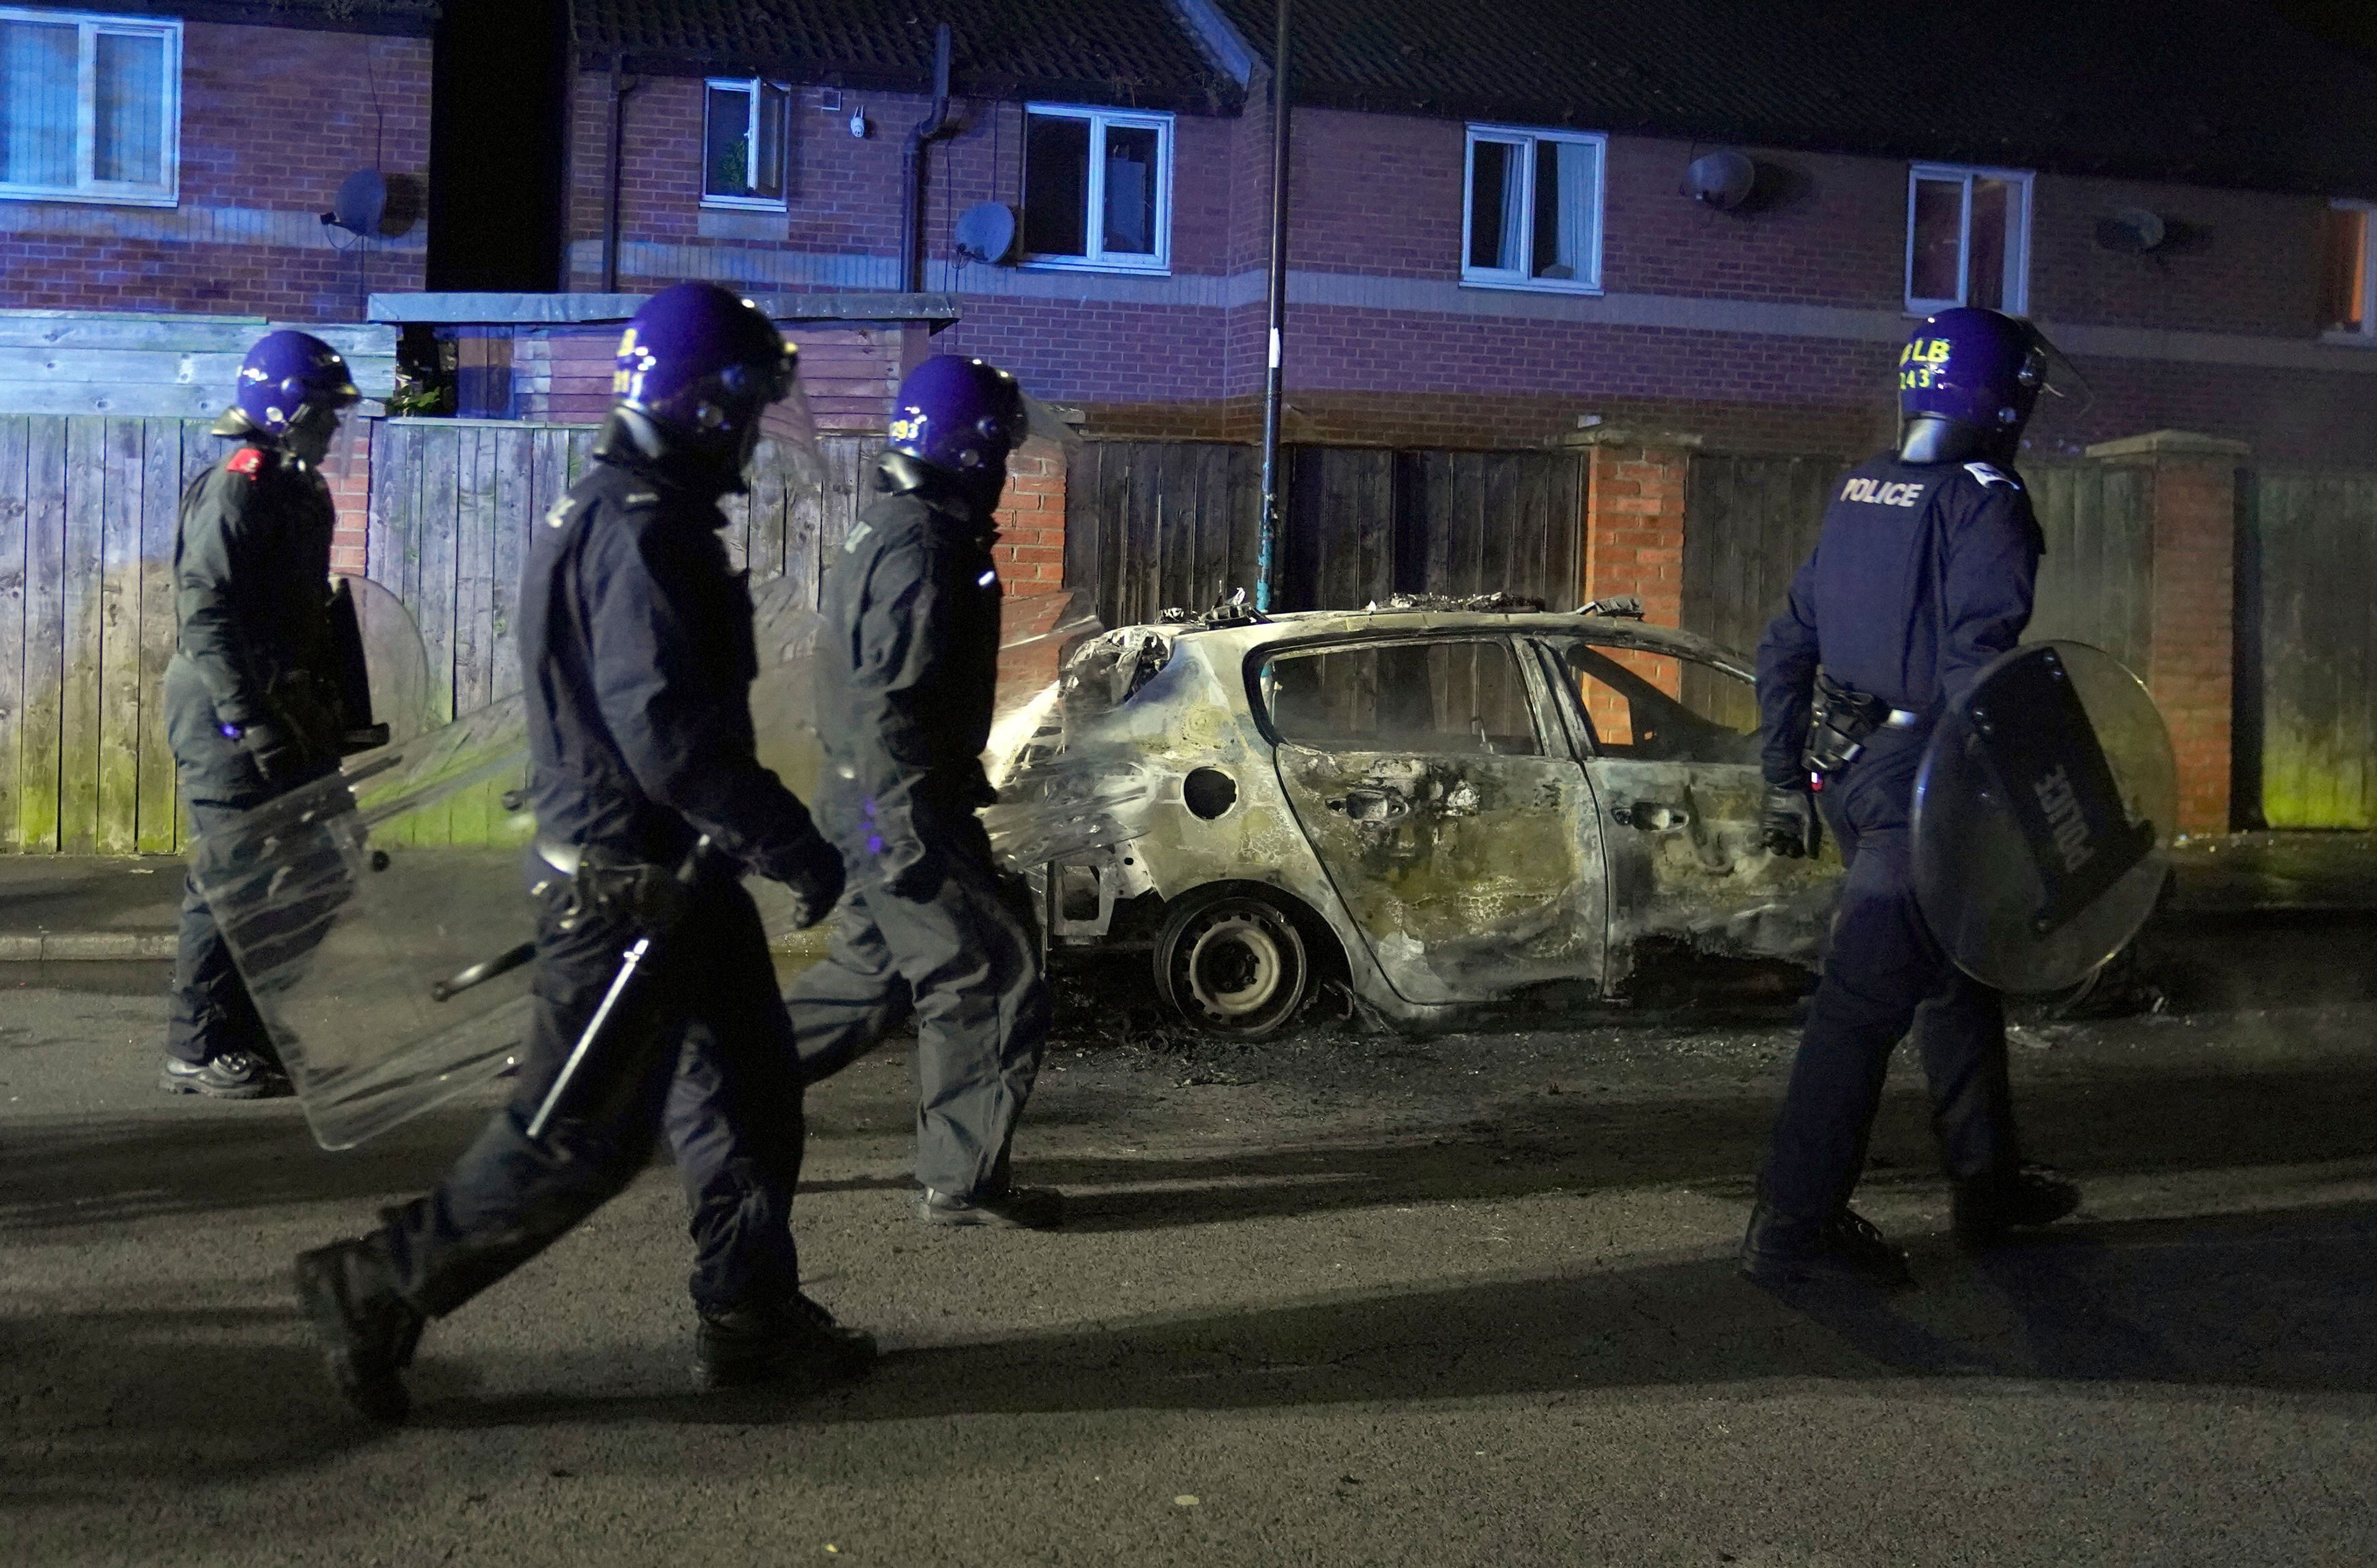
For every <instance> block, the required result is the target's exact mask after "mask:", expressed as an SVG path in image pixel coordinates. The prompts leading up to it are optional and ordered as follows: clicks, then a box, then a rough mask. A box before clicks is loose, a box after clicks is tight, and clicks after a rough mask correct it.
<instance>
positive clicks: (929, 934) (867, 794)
mask: <svg viewBox="0 0 2377 1568" xmlns="http://www.w3.org/2000/svg"><path fill="white" fill-rule="evenodd" d="M1027 425H1028V414H1027V405H1026V403H1025V401H1024V399H1023V395H1022V392H1021V389H1019V388H1018V387H1017V386H1016V384H1015V378H1014V377H1011V376H1009V375H1008V374H1007V373H1006V372H1005V371H1002V370H998V369H996V368H994V367H992V366H991V365H985V364H984V363H983V362H982V361H981V360H978V359H958V358H953V357H941V358H936V359H929V360H926V362H925V363H924V364H923V365H919V366H917V367H916V369H915V370H914V372H912V373H911V374H910V375H909V376H908V377H907V379H906V380H905V381H904V382H902V385H901V388H900V395H899V399H898V405H897V411H896V414H895V417H894V418H893V420H892V423H891V449H890V451H888V452H886V453H885V454H884V455H883V458H882V461H881V462H880V463H879V465H878V467H877V469H876V473H875V492H876V493H875V497H874V499H873V500H872V501H871V502H869V503H868V504H867V506H866V508H865V509H863V510H861V511H860V513H859V515H858V521H857V523H856V525H855V526H854V527H853V528H852V530H851V532H850V535H849V538H848V539H847V540H846V541H845V542H844V544H843V545H842V553H841V555H840V556H839V557H836V559H835V560H834V563H833V566H832V568H831V569H830V571H829V572H828V573H827V575H826V581H825V588H824V593H823V606H822V607H823V610H824V614H825V617H826V623H827V628H828V629H827V634H826V635H827V639H828V647H829V652H828V654H827V655H826V656H825V657H822V658H820V659H819V661H818V730H819V731H820V733H821V734H822V736H823V739H824V743H825V752H826V765H825V770H824V778H823V784H822V786H821V789H820V793H819V797H818V811H819V815H820V816H821V817H822V819H823V820H824V823H825V827H826V831H827V832H828V833H830V835H831V836H832V838H833V840H834V842H835V843H836V844H839V845H840V846H841V848H842V860H843V864H844V865H845V867H846V868H848V870H849V873H850V891H849V892H848V893H847V894H846V895H845V896H844V898H843V900H842V909H841V913H840V917H839V919H838V920H837V922H836V924H835V927H834V933H833V942H832V946H831V949H830V953H829V956H828V957H827V959H826V961H825V962H824V963H822V964H818V965H817V966H816V967H815V968H812V969H810V970H809V971H808V972H807V973H806V974H804V975H803V976H801V977H800V978H799V979H798V980H796V981H795V982H794V985H793V989H792V992H791V995H790V996H789V997H788V998H787V999H786V1000H787V1001H788V1002H789V1003H790V1004H791V1008H792V1014H793V1026H794V1032H795V1034H796V1035H798V1037H799V1039H800V1048H801V1061H802V1067H803V1071H805V1073H806V1076H807V1077H808V1079H809V1081H810V1082H815V1081H817V1080H818V1079H820V1078H823V1077H825V1076H827V1075H828V1074H830V1073H833V1072H837V1071H841V1070H842V1068H843V1067H846V1066H848V1065H849V1064H850V1063H851V1062H852V1061H853V1060H854V1059H856V1058H857V1057H858V1056H859V1055H861V1054H862V1053H863V1052H865V1051H866V1049H868V1048H869V1047H872V1046H873V1045H874V1044H875V1043H876V1042H877V1041H878V1040H879V1039H880V1038H881V1037H882V1036H883V1035H884V1033H885V1032H886V1031H887V1030H889V1029H890V1027H891V1026H892V1025H893V1024H894V1023H898V1022H899V1021H900V1020H901V1019H902V1017H903V1016H905V1015H906V1013H907V1012H908V1011H910V1010H911V1009H913V1010H914V1013H915V1015H916V1087H917V1107H916V1179H917V1180H918V1181H919V1182H920V1183H922V1185H923V1187H924V1189H925V1191H924V1196H923V1198H922V1199H921V1200H920V1202H919V1204H918V1212H919V1213H920V1214H921V1215H922V1216H923V1217H924V1218H925V1219H926V1221H928V1222H930V1223H933V1224H937V1225H1001V1226H1010V1227H1016V1226H1020V1227H1045V1226H1051V1225H1055V1224H1057V1222H1058V1220H1059V1219H1060V1218H1061V1210H1062V1200H1061V1198H1060V1197H1059V1195H1058V1194H1057V1193H1056V1192H1053V1191H1047V1190H1045V1189H1031V1188H1021V1187H1018V1186H1016V1185H1015V1183H1014V1181H1013V1179H1012V1176H1011V1174H1010V1172H1009V1145H1010V1144H1011V1143H1013V1141H1014V1138H1015V1124H1016V1121H1017V1119H1019V1118H1020V1117H1021V1115H1022V1113H1023V1103H1024V1101H1025V1100H1026V1099H1027V1098H1029V1097H1030V1095H1031V1093H1032V1084H1033V1078H1034V1077H1035V1075H1036V1074H1037V1073H1038V1071H1039V1067H1040V1052H1041V1047H1042V1045H1043V1044H1044V1042H1045V1038H1046V1035H1047V1031H1048V1012H1049V1007H1048V993H1047V989H1046V987H1045V986H1044V985H1043V983H1042V980H1041V975H1040V962H1039V940H1038V938H1037V936H1036V935H1035V933H1034V930H1033V925H1032V922H1031V915H1030V912H1029V910H1028V908H1027V906H1026V904H1025V901H1024V900H1023V899H1022V898H1021V896H1020V888H1019V887H1018V885H1017V884H1016V883H1015V881H1014V880H1012V879H1009V878H1004V877H1002V876H1001V875H1000V874H999V872H998V870H997V867H996V865H995V863H994V862H993V860H992V858H991V853H990V841H989V839H988V837H987V835H986V834H985V832H984V831H983V825H982V821H981V819H980V818H978V817H977V816H976V815H975V810H976V808H979V807H982V806H985V805H988V804H989V803H990V802H991V801H992V800H993V798H994V794H993V791H992V790H991V788H990V785H989V782H988V781H987V779H985V776H984V774H983V769H982V760H981V758H982V748H983V746H984V744H985V742H986V741H987V740H988V738H989V736H990V721H991V700H992V694H993V691H994V688H995V687H996V684H997V674H998V599H999V585H998V572H997V568H996V567H994V566H993V565H992V563H991V556H990V546H991V541H992V540H993V539H994V538H995V537H996V536H997V526H996V524H995V522H994V521H993V520H992V516H991V513H992V510H993V509H994V508H996V507H997V504H998V497H999V493H1000V491H1001V490H1002V489H1003V488H1004V487H1005V485H1006V483H1007V454H1008V452H1009V450H1010V449H1012V448H1013V447H1014V446H1015V445H1016V443H1018V442H1019V441H1021V439H1022V438H1023V437H1024V434H1025V432H1026V427H1027Z"/></svg>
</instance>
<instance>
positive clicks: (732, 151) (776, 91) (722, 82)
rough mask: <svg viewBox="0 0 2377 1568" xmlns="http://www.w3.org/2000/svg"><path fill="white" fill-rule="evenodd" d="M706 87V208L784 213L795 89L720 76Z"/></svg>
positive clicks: (703, 151)
mask: <svg viewBox="0 0 2377 1568" xmlns="http://www.w3.org/2000/svg"><path fill="white" fill-rule="evenodd" d="M704 89H705V90H704V92H703V94H702V99H703V103H702V114H701V204H702V205H703V206H704V207H733V208H740V209H745V210H758V211H774V212H781V211H782V210H783V209H784V194H785V179H784V143H785V136H786V132H787V130H788V129H789V126H790V120H791V114H792V102H793V93H792V90H791V89H790V88H788V87H786V86H784V85H783V84H782V82H772V81H768V80H765V79H763V78H717V77H713V78H710V80H709V81H707V82H706V83H705V84H704Z"/></svg>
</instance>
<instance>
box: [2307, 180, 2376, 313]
mask: <svg viewBox="0 0 2377 1568" xmlns="http://www.w3.org/2000/svg"><path fill="white" fill-rule="evenodd" d="M2320 216H2321V219H2322V222H2321V224H2320V236H2319V237H2320V257H2319V325H2320V336H2322V337H2323V338H2325V339H2327V340H2328V341H2330V342H2346V343H2369V344H2373V345H2377V267H2371V265H2370V255H2369V241H2370V233H2369V230H2370V224H2371V221H2372V212H2371V203H2369V202H2366V201H2335V202H2330V203H2329V204H2328V209H2327V210H2326V211H2325V212H2323V213H2322V214H2321V215H2320Z"/></svg>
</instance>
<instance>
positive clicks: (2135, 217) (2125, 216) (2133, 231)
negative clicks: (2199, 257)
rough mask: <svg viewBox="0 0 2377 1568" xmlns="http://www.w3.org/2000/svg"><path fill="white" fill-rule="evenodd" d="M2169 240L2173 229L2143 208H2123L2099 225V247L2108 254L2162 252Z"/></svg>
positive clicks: (2097, 239) (2099, 222) (2136, 254)
mask: <svg viewBox="0 0 2377 1568" xmlns="http://www.w3.org/2000/svg"><path fill="white" fill-rule="evenodd" d="M2169 237H2170V227H2169V225H2168V224H2167V223H2165V222H2164V221H2162V219H2161V217H2160V216H2159V215H2157V214H2156V213H2152V212H2149V211H2147V210H2146V209H2144V208H2143V207H2124V208H2120V209H2117V210H2116V211H2115V212H2114V213H2113V215H2112V216H2111V217H2109V218H2106V219H2102V220H2100V221H2098V222H2097V224H2096V243H2097V244H2098V245H2103V246H2104V247H2105V248H2106V249H2107V250H2125V251H2128V252H2129V253H2130V254H2132V256H2144V255H2145V254H2146V253H2147V252H2148V251H2151V250H2158V249H2160V248H2161V246H2162V244H2163V242H2164V241H2165V240H2167V239H2168V238H2169Z"/></svg>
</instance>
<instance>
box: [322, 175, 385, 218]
mask: <svg viewBox="0 0 2377 1568" xmlns="http://www.w3.org/2000/svg"><path fill="white" fill-rule="evenodd" d="M387 213H388V182H387V181H386V180H384V179H382V178H381V177H380V173H379V171H378V170H376V169H358V170H356V171H355V172H354V173H353V174H349V175H348V176H347V177H346V178H345V179H343V180H340V182H339V195H338V198H337V199H336V200H334V201H333V202H331V203H330V210H328V212H325V213H324V214H322V221H323V222H325V223H334V224H336V225H337V226H338V227H340V228H341V229H344V230H346V231H347V233H351V234H368V233H376V232H377V230H378V228H379V221H380V219H381V218H383V217H385V216H386V215H387Z"/></svg>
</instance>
